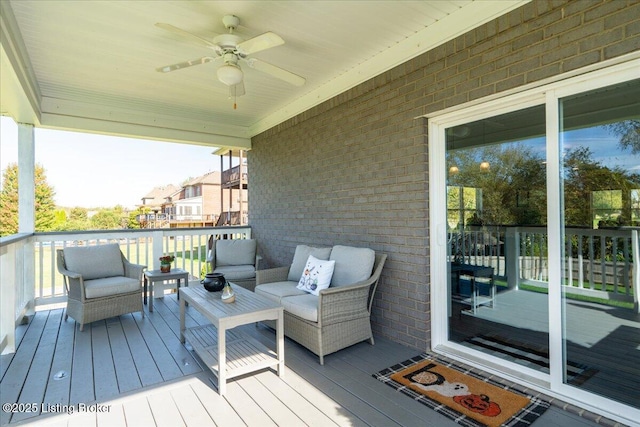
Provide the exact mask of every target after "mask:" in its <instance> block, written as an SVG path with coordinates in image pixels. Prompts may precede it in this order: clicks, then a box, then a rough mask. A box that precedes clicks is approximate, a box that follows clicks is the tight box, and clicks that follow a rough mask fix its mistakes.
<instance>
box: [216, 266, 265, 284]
mask: <svg viewBox="0 0 640 427" xmlns="http://www.w3.org/2000/svg"><path fill="white" fill-rule="evenodd" d="M213 272H214V273H222V274H224V278H225V279H227V280H229V281H231V282H233V281H234V280H244V279H255V277H256V269H255V267H254V266H253V265H225V266H223V267H216V269H215V270H213Z"/></svg>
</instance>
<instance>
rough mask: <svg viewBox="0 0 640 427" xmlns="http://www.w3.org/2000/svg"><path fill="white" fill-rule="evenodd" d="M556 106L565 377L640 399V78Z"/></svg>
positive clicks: (614, 395) (633, 401)
mask: <svg viewBox="0 0 640 427" xmlns="http://www.w3.org/2000/svg"><path fill="white" fill-rule="evenodd" d="M560 113H561V121H560V124H561V133H560V154H561V156H560V159H561V169H560V172H561V178H562V193H563V210H562V217H563V224H562V225H563V237H564V242H563V245H562V247H563V262H562V265H563V275H564V277H563V282H562V285H563V286H562V310H563V318H564V330H563V346H564V361H563V362H564V366H563V381H564V382H565V383H568V384H576V385H577V386H579V387H581V388H582V389H584V390H588V391H591V392H593V393H597V394H599V395H602V396H606V397H609V398H611V399H615V400H617V401H620V402H623V403H627V404H629V405H633V406H636V407H640V375H639V372H640V368H639V365H640V315H638V310H637V300H638V297H637V292H638V284H637V282H638V278H637V275H638V265H637V264H638V254H637V253H635V251H634V248H635V249H636V250H637V248H638V246H637V245H638V242H637V239H638V237H637V234H638V231H639V230H640V199H639V196H640V81H638V80H636V81H632V82H628V83H624V84H619V85H615V86H609V87H604V88H601V89H598V90H594V91H589V92H586V93H581V94H578V95H574V96H570V97H567V98H564V99H561V100H560ZM634 271H635V273H634ZM634 276H635V277H634ZM634 279H635V285H634ZM634 301H635V307H634Z"/></svg>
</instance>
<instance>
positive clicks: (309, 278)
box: [297, 255, 336, 296]
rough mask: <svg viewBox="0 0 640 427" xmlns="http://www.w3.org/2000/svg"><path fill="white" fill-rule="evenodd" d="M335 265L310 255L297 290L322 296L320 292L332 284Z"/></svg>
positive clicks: (333, 262)
mask: <svg viewBox="0 0 640 427" xmlns="http://www.w3.org/2000/svg"><path fill="white" fill-rule="evenodd" d="M335 264H336V262H335V261H323V260H320V259H318V258H316V257H314V256H313V255H309V258H308V259H307V264H306V265H305V267H304V270H303V271H302V277H300V281H299V282H298V286H297V288H298V289H300V290H303V291H306V292H309V293H310V294H312V295H316V296H317V295H320V291H321V290H322V289H327V288H328V287H329V285H330V284H331V276H333V268H334V266H335Z"/></svg>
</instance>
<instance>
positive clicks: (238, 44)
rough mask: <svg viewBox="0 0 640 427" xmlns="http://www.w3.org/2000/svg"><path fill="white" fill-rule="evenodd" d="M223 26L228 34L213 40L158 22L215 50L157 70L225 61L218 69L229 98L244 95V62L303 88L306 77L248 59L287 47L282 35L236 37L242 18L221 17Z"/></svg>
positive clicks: (161, 26)
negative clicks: (274, 48)
mask: <svg viewBox="0 0 640 427" xmlns="http://www.w3.org/2000/svg"><path fill="white" fill-rule="evenodd" d="M222 23H223V24H224V26H225V27H226V28H227V29H228V30H229V32H228V33H226V34H219V35H217V36H216V37H214V38H213V40H211V41H210V40H207V39H205V38H202V37H200V36H197V35H195V34H192V33H190V32H188V31H185V30H183V29H181V28H178V27H175V26H173V25H171V24H165V23H157V24H156V26H157V27H159V28H162V29H164V30H167V31H171V32H172V33H174V34H177V35H179V36H181V37H183V38H185V39H187V40H189V41H191V42H194V43H197V44H199V45H201V46H204V47H207V48H210V49H212V50H213V52H214V54H215V55H213V56H203V57H202V58H198V59H193V60H190V61H184V62H179V63H177V64H171V65H165V66H164V67H160V68H156V71H158V72H161V73H168V72H171V71H175V70H180V69H183V68H187V67H192V66H194V65H201V64H206V63H208V62H212V61H222V63H223V64H222V65H221V66H220V67H218V70H217V76H218V80H220V82H222V83H224V84H225V85H227V86H229V96H230V97H234V98H235V97H238V96H242V95H244V94H245V90H244V82H243V80H244V73H243V72H242V69H241V68H240V63H241V62H242V63H245V64H247V65H248V66H249V67H250V68H253V69H256V70H258V71H262V72H264V73H267V74H269V75H271V76H273V77H276V78H278V79H280V80H283V81H285V82H287V83H290V84H292V85H294V86H302V85H304V83H305V81H306V80H305V79H304V78H303V77H300V76H299V75H297V74H294V73H292V72H290V71H287V70H285V69H283V68H280V67H277V66H275V65H272V64H269V63H268V62H264V61H262V60H259V59H257V58H250V57H249V56H250V55H251V54H253V53H256V52H260V51H263V50H266V49H270V48H272V47H276V46H280V45H282V44H284V40H283V39H282V38H281V37H280V36H278V35H277V34H275V33H272V32H270V31H269V32H266V33H264V34H261V35H259V36H256V37H253V38H250V39H248V40H245V39H244V38H243V37H241V36H239V35H237V34H234V30H235V29H236V28H238V25H240V18H238V17H237V16H235V15H226V16H225V17H223V18H222ZM234 108H235V105H234Z"/></svg>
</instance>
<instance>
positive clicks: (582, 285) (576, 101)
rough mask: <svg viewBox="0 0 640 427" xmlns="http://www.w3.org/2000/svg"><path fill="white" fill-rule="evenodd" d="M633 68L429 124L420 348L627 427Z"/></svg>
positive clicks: (638, 284) (635, 411) (636, 313)
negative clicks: (427, 341)
mask: <svg viewBox="0 0 640 427" xmlns="http://www.w3.org/2000/svg"><path fill="white" fill-rule="evenodd" d="M638 66H640V61H635V67H634V66H633V65H632V64H622V65H620V66H619V67H617V68H616V69H615V70H614V69H612V70H599V71H597V72H593V73H591V75H589V78H587V77H586V76H580V77H576V78H574V79H566V80H562V81H558V82H556V83H554V84H549V85H547V86H542V87H539V88H533V89H530V90H529V91H526V92H523V93H520V94H514V95H512V96H507V97H504V98H503V99H500V100H492V101H490V102H487V103H485V104H481V103H475V104H474V105H472V106H469V107H467V108H464V109H461V110H458V111H449V112H445V113H442V114H440V115H438V114H434V115H433V116H430V117H429V169H430V171H429V178H430V183H429V198H430V205H429V209H430V222H431V233H432V235H431V239H430V243H431V247H430V261H431V266H432V268H431V276H430V278H431V288H430V291H431V295H432V297H431V298H432V299H431V307H432V335H431V338H432V348H433V349H434V350H435V351H437V352H442V353H445V354H447V355H450V356H452V357H454V358H456V357H458V358H461V359H463V360H464V361H466V362H470V363H476V364H478V365H479V366H481V367H483V368H485V369H489V370H494V371H499V372H503V373H505V374H508V375H509V376H510V377H511V378H517V379H518V380H519V381H522V383H523V384H525V385H533V386H535V387H537V388H539V389H543V390H544V389H546V390H547V391H548V392H549V393H550V394H554V395H557V396H561V397H562V396H564V397H565V398H566V399H567V400H575V401H579V402H581V403H583V404H584V405H587V406H588V407H591V408H593V409H594V410H595V411H604V412H606V413H607V414H608V415H609V416H611V417H614V418H615V417H622V418H623V419H627V420H628V419H640V307H639V303H638V295H639V294H640V261H639V259H638V257H639V253H640V243H639V241H640V236H639V235H640V79H638V76H637V69H638ZM612 68H614V67H612Z"/></svg>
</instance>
